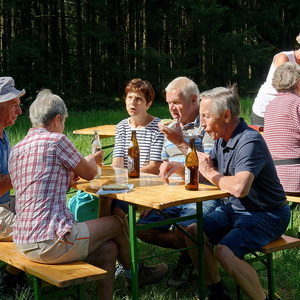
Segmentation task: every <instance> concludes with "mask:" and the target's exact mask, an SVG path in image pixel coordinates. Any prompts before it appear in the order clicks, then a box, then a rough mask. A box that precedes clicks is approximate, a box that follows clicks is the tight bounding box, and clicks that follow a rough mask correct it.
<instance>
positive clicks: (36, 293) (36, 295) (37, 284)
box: [33, 276, 42, 300]
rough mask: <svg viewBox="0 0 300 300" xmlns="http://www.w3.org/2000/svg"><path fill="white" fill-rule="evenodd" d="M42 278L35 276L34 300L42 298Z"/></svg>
mask: <svg viewBox="0 0 300 300" xmlns="http://www.w3.org/2000/svg"><path fill="white" fill-rule="evenodd" d="M41 282H42V281H41V279H39V278H37V277H35V276H33V290H34V300H41V299H42V290H41Z"/></svg>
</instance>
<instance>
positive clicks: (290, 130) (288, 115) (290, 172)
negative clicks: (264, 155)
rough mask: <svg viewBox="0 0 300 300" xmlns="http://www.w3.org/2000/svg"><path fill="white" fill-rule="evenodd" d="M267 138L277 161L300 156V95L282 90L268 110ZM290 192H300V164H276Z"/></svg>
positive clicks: (265, 131)
mask: <svg viewBox="0 0 300 300" xmlns="http://www.w3.org/2000/svg"><path fill="white" fill-rule="evenodd" d="M264 123H265V126H264V138H265V140H266V143H267V145H268V147H269V149H270V152H271V154H272V158H273V159H274V160H280V159H287V158H300V97H298V96H296V95H295V94H291V93H279V94H278V96H277V97H276V98H275V99H274V100H272V101H271V102H270V104H269V105H268V106H267V108H266V113H265V122H264ZM276 170H277V173H278V177H279V179H280V182H281V184H282V185H283V188H284V190H285V191H286V192H300V164H294V165H285V166H283V165H282V166H276Z"/></svg>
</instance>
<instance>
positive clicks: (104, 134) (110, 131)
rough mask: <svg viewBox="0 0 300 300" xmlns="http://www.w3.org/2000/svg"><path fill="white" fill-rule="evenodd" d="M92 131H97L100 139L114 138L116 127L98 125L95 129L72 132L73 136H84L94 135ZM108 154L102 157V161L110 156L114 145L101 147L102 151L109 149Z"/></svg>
mask: <svg viewBox="0 0 300 300" xmlns="http://www.w3.org/2000/svg"><path fill="white" fill-rule="evenodd" d="M94 130H98V132H99V136H100V139H105V138H109V137H114V136H115V134H116V125H99V126H95V127H89V128H83V129H76V130H74V131H73V134H84V135H94ZM110 148H111V151H109V153H108V154H107V155H106V156H105V157H104V161H106V160H107V159H108V157H109V156H110V155H111V154H112V152H113V148H114V144H107V145H105V146H103V147H102V149H103V150H105V149H110Z"/></svg>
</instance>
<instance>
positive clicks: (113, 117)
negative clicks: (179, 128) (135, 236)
mask: <svg viewBox="0 0 300 300" xmlns="http://www.w3.org/2000/svg"><path fill="white" fill-rule="evenodd" d="M252 102H253V100H252V99H250V98H246V99H242V100H241V103H242V114H241V116H242V117H244V118H245V120H246V122H247V123H248V124H250V123H249V122H250V112H251V107H252ZM150 113H151V114H153V115H155V116H158V117H161V118H167V117H168V116H169V112H168V109H167V105H166V104H163V105H156V106H154V107H153V108H151V110H150ZM126 117H127V112H126V110H125V109H124V110H121V111H100V110H97V111H96V110H93V111H90V112H85V113H82V112H72V111H70V112H69V117H68V119H67V122H66V129H65V134H66V135H67V136H68V137H69V138H70V140H71V141H72V142H73V143H74V145H75V146H76V147H77V148H78V149H79V150H80V151H81V153H82V154H83V155H87V154H88V153H90V150H91V139H92V137H91V136H84V135H73V134H72V132H73V130H75V129H79V128H86V127H92V126H96V125H103V124H117V123H118V122H119V121H120V120H121V119H124V118H126ZM29 127H30V122H29V120H28V117H27V116H25V115H24V116H20V117H19V118H18V120H17V123H16V124H15V125H14V126H12V127H10V128H8V130H7V131H8V133H9V136H10V141H11V144H12V145H14V144H16V143H17V142H18V141H19V140H20V139H22V138H23V137H24V136H25V135H26V133H27V130H28V128H29ZM111 143H113V138H108V139H106V140H104V141H103V145H106V144H111ZM299 223H300V213H299V211H298V210H296V212H295V215H294V228H293V229H292V230H289V231H288V232H287V234H288V235H291V236H296V234H297V232H298V227H299ZM138 247H139V252H140V254H141V255H142V257H145V256H149V255H153V254H155V253H165V251H166V250H165V249H162V248H159V247H155V246H152V245H148V244H145V243H143V242H138ZM177 257H178V254H176V253H175V254H172V255H167V256H162V257H159V258H157V259H152V260H150V261H147V262H146V264H150V263H153V264H156V263H158V262H166V263H167V264H168V266H169V269H170V270H172V269H173V268H174V266H175V264H176V261H177ZM299 270H300V256H299V253H298V250H295V249H292V250H288V251H285V252H279V253H276V255H275V260H274V271H275V273H274V274H275V286H276V292H277V293H278V294H279V295H280V296H281V299H283V300H294V299H297V297H298V295H299V293H300V274H299ZM220 272H221V276H222V279H223V281H224V283H225V286H226V289H227V290H228V292H229V293H230V295H231V296H232V297H233V299H236V296H235V282H234V280H233V279H232V278H231V277H230V276H229V275H227V274H226V273H225V272H224V271H223V270H222V268H220ZM259 276H260V280H261V282H262V284H263V286H264V287H265V288H266V286H267V278H266V274H265V272H261V273H259ZM197 289H198V286H197V280H196V273H194V277H193V279H192V280H191V282H189V284H188V285H187V287H186V288H184V289H182V290H180V291H177V290H174V289H172V288H168V287H167V285H166V280H163V281H162V282H161V283H158V284H155V285H153V286H149V287H145V288H143V289H142V290H141V291H140V299H142V300H148V299H151V300H173V299H182V300H188V299H189V300H190V299H198V298H197V291H198V290H197ZM96 295H97V294H96V287H95V284H94V283H86V284H85V299H87V300H89V299H90V300H94V299H95V298H97V296H96ZM2 299H4V298H2V297H1V295H0V300H2ZM8 299H16V300H29V299H33V296H32V293H30V292H29V291H21V292H19V293H18V294H17V295H16V296H12V297H11V298H8ZM64 299H70V298H64ZM114 299H115V300H126V299H131V297H130V293H128V291H127V290H126V288H125V285H124V282H123V279H122V277H121V276H119V277H118V278H117V279H116V282H115V292H114ZM245 299H246V297H245Z"/></svg>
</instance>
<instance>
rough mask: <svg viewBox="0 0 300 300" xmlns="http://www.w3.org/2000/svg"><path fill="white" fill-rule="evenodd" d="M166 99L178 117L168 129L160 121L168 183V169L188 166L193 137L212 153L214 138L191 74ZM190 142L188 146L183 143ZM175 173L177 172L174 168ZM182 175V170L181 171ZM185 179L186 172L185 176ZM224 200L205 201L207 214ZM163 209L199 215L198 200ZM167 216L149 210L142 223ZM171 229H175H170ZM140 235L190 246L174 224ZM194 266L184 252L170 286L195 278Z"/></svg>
mask: <svg viewBox="0 0 300 300" xmlns="http://www.w3.org/2000/svg"><path fill="white" fill-rule="evenodd" d="M166 102H167V104H168V106H169V111H170V114H171V116H172V118H173V119H175V120H176V122H175V126H174V128H168V127H166V126H164V125H161V124H159V127H160V129H161V130H162V132H164V134H165V137H166V138H165V142H164V147H163V152H162V159H163V160H164V162H163V164H162V165H161V167H160V176H161V177H162V179H163V181H164V182H166V183H168V182H169V180H168V174H167V173H168V171H169V169H170V168H171V167H172V170H175V169H176V170H179V169H180V168H182V169H184V163H185V153H186V151H187V149H188V146H189V144H188V143H189V140H190V138H191V137H195V144H196V148H197V150H198V151H205V152H209V151H210V150H211V149H212V147H213V143H214V141H212V140H211V139H210V137H209V136H208V135H206V134H205V132H204V130H203V128H201V126H200V120H199V89H198V87H197V85H196V83H195V82H193V81H192V80H191V79H189V78H187V77H177V78H176V79H174V80H173V81H172V82H170V83H169V85H168V86H167V87H166ZM183 144H185V145H187V146H186V147H185V149H183V148H184V147H182V145H183ZM174 172H175V171H174ZM178 174H180V172H178ZM181 177H182V178H183V179H184V172H183V176H181ZM220 203H221V202H220V201H218V200H211V201H206V202H204V203H203V214H204V215H205V214H207V213H209V212H211V211H213V210H214V209H215V208H216V207H217V206H218V205H220ZM163 212H164V213H165V214H167V215H170V216H172V217H182V216H189V215H193V214H196V203H191V204H185V205H179V206H175V207H170V208H167V209H164V210H163ZM163 219H164V218H163V216H161V215H160V214H158V213H157V211H156V210H151V209H148V210H145V211H142V212H141V215H140V219H139V221H138V225H139V224H148V223H152V222H156V221H161V220H163ZM193 222H195V220H186V221H182V222H179V223H177V224H178V225H179V226H180V227H182V228H183V229H185V228H186V227H188V226H189V225H190V224H192V223H193ZM170 229H171V230H170ZM137 235H138V237H139V238H140V239H141V240H142V241H144V242H146V243H150V244H154V245H157V246H160V247H164V248H172V249H180V248H184V247H186V242H185V238H184V234H183V233H182V232H181V231H180V230H178V229H177V228H175V227H174V228H173V227H171V225H165V226H162V227H159V228H157V227H156V228H151V229H146V230H139V231H137ZM193 270H194V265H193V263H192V261H191V258H190V256H189V253H188V251H182V252H181V254H180V256H179V259H178V261H177V265H176V267H175V269H174V270H173V272H172V274H171V275H170V278H169V279H168V285H169V286H171V287H176V288H180V287H182V286H184V285H185V284H186V283H187V282H188V281H189V280H190V277H191V274H192V272H193Z"/></svg>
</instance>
